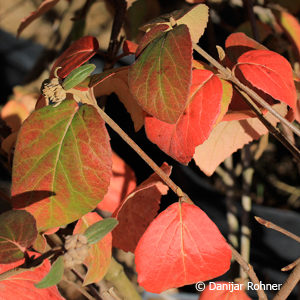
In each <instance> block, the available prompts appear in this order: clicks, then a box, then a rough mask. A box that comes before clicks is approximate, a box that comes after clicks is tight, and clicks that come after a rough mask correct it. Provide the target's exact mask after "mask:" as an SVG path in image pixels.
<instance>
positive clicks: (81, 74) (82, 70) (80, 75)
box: [62, 64, 96, 91]
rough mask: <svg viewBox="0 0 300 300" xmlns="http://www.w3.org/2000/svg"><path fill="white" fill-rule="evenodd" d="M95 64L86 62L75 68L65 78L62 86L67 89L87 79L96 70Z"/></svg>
mask: <svg viewBox="0 0 300 300" xmlns="http://www.w3.org/2000/svg"><path fill="white" fill-rule="evenodd" d="M95 68H96V66H95V65H94V64H85V65H82V66H80V67H78V68H76V69H75V70H73V71H72V72H71V73H70V74H69V75H68V76H67V77H66V79H65V80H64V82H63V84H62V86H63V88H64V89H65V90H66V91H67V90H69V89H71V88H73V87H74V86H76V85H78V84H79V83H81V82H82V81H83V80H85V79H86V78H87V77H88V76H89V75H90V74H91V73H92V72H93V71H94V70H95Z"/></svg>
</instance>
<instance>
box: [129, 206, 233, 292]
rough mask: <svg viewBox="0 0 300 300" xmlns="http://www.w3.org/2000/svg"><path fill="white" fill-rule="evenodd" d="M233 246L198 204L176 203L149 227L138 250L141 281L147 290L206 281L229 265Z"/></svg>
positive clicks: (137, 267)
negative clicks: (230, 246) (230, 245)
mask: <svg viewBox="0 0 300 300" xmlns="http://www.w3.org/2000/svg"><path fill="white" fill-rule="evenodd" d="M230 259H231V250H230V248H229V245H228V244H227V243H226V241H225V239H224V238H223V236H222V235H221V233H220V232H219V230H218V228H217V226H216V225H215V224H214V223H213V222H212V221H211V220H210V219H209V218H208V216H207V215H206V214H205V213H204V212H203V211H202V210H201V209H200V208H199V207H197V206H195V205H191V204H187V203H174V204H172V205H170V206H169V207H168V208H167V209H166V210H165V211H163V212H162V213H160V214H159V215H158V216H157V217H156V218H155V219H154V221H153V222H152V223H151V224H150V226H149V227H148V228H147V230H146V232H145V233H144V235H143V236H142V238H141V239H140V241H139V243H138V245H137V248H136V250H135V263H136V269H137V273H138V282H139V284H140V285H141V286H143V287H144V288H145V289H146V290H147V291H149V292H153V293H160V292H162V291H165V290H167V289H169V288H175V287H180V286H183V285H187V284H192V283H195V282H197V281H206V280H209V279H212V278H215V277H218V276H220V275H222V274H224V273H225V272H226V271H227V270H228V269H229V267H230Z"/></svg>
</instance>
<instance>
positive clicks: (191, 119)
mask: <svg viewBox="0 0 300 300" xmlns="http://www.w3.org/2000/svg"><path fill="white" fill-rule="evenodd" d="M221 99H222V83H221V81H220V79H219V78H218V77H217V76H215V75H214V74H213V73H212V72H211V71H208V70H193V81H192V86H191V91H190V97H189V105H188V106H187V108H186V109H185V112H184V113H183V114H182V116H181V117H180V118H179V120H178V121H177V123H176V124H168V123H165V122H162V121H160V120H157V119H155V118H153V117H146V119H145V129H146V133H147V137H148V138H149V140H150V141H152V142H153V143H155V144H156V145H158V146H159V148H160V149H161V150H163V151H164V152H165V153H167V154H168V155H170V156H171V157H173V158H174V159H176V160H177V161H179V162H181V163H183V164H187V163H188V162H189V161H190V160H191V159H192V157H193V155H194V152H195V147H196V146H198V145H199V144H201V143H203V142H204V141H205V140H206V139H207V137H208V136H209V134H210V131H211V130H212V128H213V125H214V124H215V121H216V119H217V117H218V114H219V113H220V107H221Z"/></svg>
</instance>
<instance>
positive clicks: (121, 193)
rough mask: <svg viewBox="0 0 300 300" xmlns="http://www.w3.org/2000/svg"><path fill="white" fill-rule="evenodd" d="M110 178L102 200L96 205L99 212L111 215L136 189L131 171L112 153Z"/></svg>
mask: <svg viewBox="0 0 300 300" xmlns="http://www.w3.org/2000/svg"><path fill="white" fill-rule="evenodd" d="M112 162H113V165H112V177H111V179H110V185H109V188H108V191H107V193H106V195H105V196H104V198H103V200H102V201H101V202H100V203H99V204H98V205H97V207H98V208H99V209H101V210H106V211H109V212H111V213H113V212H114V211H115V210H116V208H117V207H118V206H119V205H120V203H121V201H122V200H124V199H125V198H126V196H127V195H128V194H129V193H130V192H132V190H134V189H135V187H136V179H135V175H134V172H133V171H132V169H131V168H130V167H129V166H128V165H127V164H126V163H125V161H124V160H123V159H121V158H120V157H119V156H118V155H117V154H116V153H114V152H113V153H112Z"/></svg>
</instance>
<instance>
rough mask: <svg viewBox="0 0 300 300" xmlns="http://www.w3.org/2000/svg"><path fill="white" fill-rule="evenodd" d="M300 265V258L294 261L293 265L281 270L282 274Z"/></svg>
mask: <svg viewBox="0 0 300 300" xmlns="http://www.w3.org/2000/svg"><path fill="white" fill-rule="evenodd" d="M298 264H300V257H299V258H297V259H296V260H295V261H293V262H292V263H291V264H289V265H288V266H286V267H283V268H281V271H282V272H286V271H290V270H292V269H294V268H295V267H296V265H298Z"/></svg>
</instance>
